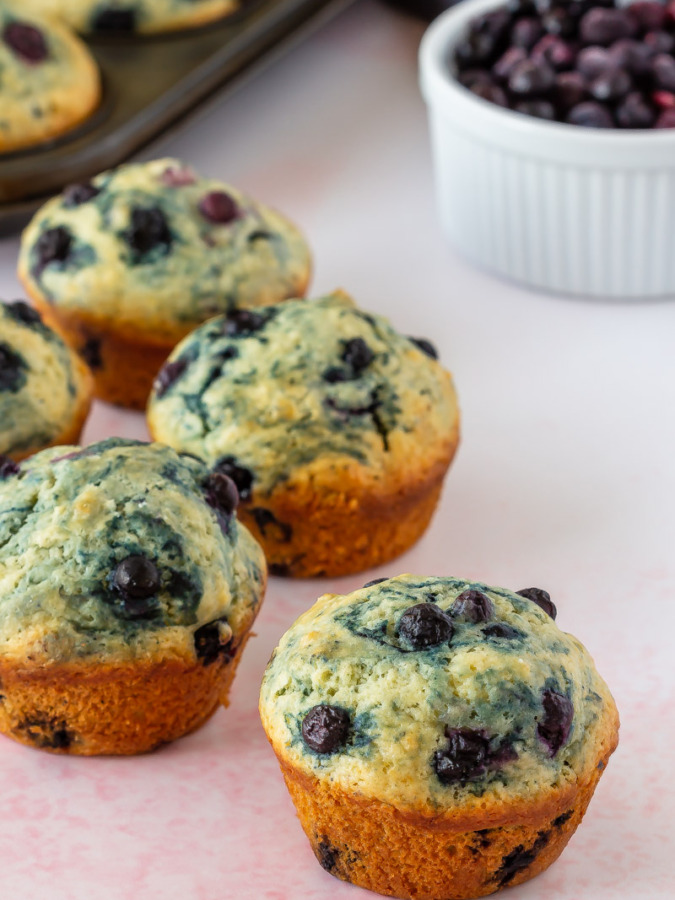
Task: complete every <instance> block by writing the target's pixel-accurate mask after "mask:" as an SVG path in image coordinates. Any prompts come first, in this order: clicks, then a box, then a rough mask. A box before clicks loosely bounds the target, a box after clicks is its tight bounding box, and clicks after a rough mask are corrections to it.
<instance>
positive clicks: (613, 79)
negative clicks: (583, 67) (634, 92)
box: [588, 57, 675, 102]
mask: <svg viewBox="0 0 675 900" xmlns="http://www.w3.org/2000/svg"><path fill="white" fill-rule="evenodd" d="M668 58H669V59H670V58H671V57H668ZM673 64H674V65H675V60H673ZM632 87H633V82H632V81H631V77H630V75H629V74H628V72H626V70H625V69H608V70H607V71H606V72H602V73H601V74H600V75H598V76H597V78H594V79H593V81H591V83H590V85H589V86H588V92H589V93H590V95H591V96H592V97H594V98H595V99H596V100H601V101H605V102H614V101H616V100H621V98H622V97H625V96H626V94H627V93H628V92H629V91H630V90H631V88H632Z"/></svg>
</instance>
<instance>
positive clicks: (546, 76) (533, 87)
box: [509, 59, 555, 97]
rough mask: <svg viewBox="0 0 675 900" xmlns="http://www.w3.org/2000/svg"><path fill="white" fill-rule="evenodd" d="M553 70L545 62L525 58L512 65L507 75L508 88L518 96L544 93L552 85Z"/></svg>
mask: <svg viewBox="0 0 675 900" xmlns="http://www.w3.org/2000/svg"><path fill="white" fill-rule="evenodd" d="M554 82H555V72H554V71H553V69H552V68H551V67H550V66H549V65H547V64H546V63H545V62H543V61H541V62H537V61H534V60H532V59H526V60H524V62H521V63H518V65H516V66H514V68H513V70H512V72H511V75H510V76H509V90H510V91H511V92H512V93H514V94H517V95H518V96H519V97H533V96H536V95H537V94H544V93H545V92H546V91H548V90H549V89H550V88H552V87H553V84H554Z"/></svg>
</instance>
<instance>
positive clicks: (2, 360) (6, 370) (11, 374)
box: [0, 342, 27, 393]
mask: <svg viewBox="0 0 675 900" xmlns="http://www.w3.org/2000/svg"><path fill="white" fill-rule="evenodd" d="M26 368H27V366H26V363H25V362H24V360H23V358H22V357H21V356H19V354H18V353H15V352H14V350H12V348H11V347H10V346H9V344H5V343H4V342H0V391H9V392H10V393H16V392H17V391H18V390H19V388H20V387H21V386H22V385H23V383H24V381H25V372H26Z"/></svg>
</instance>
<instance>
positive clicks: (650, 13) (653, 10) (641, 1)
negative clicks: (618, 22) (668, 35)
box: [630, 0, 668, 31]
mask: <svg viewBox="0 0 675 900" xmlns="http://www.w3.org/2000/svg"><path fill="white" fill-rule="evenodd" d="M630 13H631V16H632V17H633V18H634V19H635V20H636V21H637V23H638V25H639V26H640V28H641V29H643V30H644V31H658V30H659V29H661V28H663V27H664V25H665V24H666V18H667V16H668V11H667V9H666V7H665V6H664V4H663V3H656V2H653V0H637V2H636V3H631V5H630Z"/></svg>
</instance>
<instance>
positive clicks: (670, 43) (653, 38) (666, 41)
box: [642, 31, 675, 53]
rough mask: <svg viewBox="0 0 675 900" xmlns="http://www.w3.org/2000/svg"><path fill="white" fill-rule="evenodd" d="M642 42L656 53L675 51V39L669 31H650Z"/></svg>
mask: <svg viewBox="0 0 675 900" xmlns="http://www.w3.org/2000/svg"><path fill="white" fill-rule="evenodd" d="M642 40H643V42H644V43H645V44H646V46H647V47H649V48H650V49H651V50H653V51H654V53H672V52H673V50H674V49H675V37H673V35H672V34H669V33H668V32H667V31H650V32H649V34H646V35H645V36H644V37H643V38H642Z"/></svg>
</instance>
